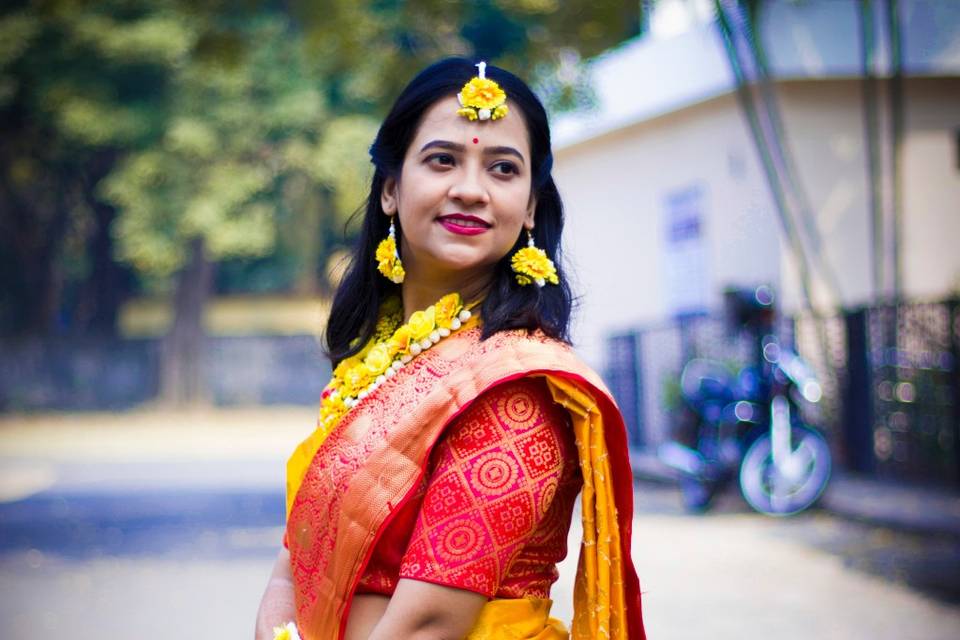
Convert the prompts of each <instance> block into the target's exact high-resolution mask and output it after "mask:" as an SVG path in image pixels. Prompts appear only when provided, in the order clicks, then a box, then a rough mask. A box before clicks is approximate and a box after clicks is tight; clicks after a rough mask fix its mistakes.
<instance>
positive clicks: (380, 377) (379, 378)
mask: <svg viewBox="0 0 960 640" xmlns="http://www.w3.org/2000/svg"><path fill="white" fill-rule="evenodd" d="M386 379H387V378H386V376H384V375H383V374H382V373H381V374H380V375H378V376H377V379H376V380H374V381H373V382H374V383H375V384H381V383H382V382H383V381H384V380H386Z"/></svg>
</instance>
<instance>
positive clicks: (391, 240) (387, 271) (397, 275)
mask: <svg viewBox="0 0 960 640" xmlns="http://www.w3.org/2000/svg"><path fill="white" fill-rule="evenodd" d="M376 259H377V271H379V272H380V273H382V274H383V275H384V277H385V278H386V279H387V280H389V281H390V282H394V283H396V284H400V283H401V282H403V277H404V276H405V275H407V274H406V272H405V271H404V270H403V263H402V262H400V254H399V253H398V252H397V238H396V229H395V228H394V226H393V216H390V232H389V233H388V234H387V237H386V238H384V239H383V240H381V241H380V244H378V245H377V253H376Z"/></svg>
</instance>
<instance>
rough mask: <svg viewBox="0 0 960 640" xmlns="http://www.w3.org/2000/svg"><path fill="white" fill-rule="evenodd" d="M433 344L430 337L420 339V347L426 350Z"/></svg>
mask: <svg viewBox="0 0 960 640" xmlns="http://www.w3.org/2000/svg"><path fill="white" fill-rule="evenodd" d="M432 346H433V343H432V342H430V338H424V339H423V340H421V341H420V348H421V349H423V350H424V351H426V350H427V349H429V348H430V347H432Z"/></svg>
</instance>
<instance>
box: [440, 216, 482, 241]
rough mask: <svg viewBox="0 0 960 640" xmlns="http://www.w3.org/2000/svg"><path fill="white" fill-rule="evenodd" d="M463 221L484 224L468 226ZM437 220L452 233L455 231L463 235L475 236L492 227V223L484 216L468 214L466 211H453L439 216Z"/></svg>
mask: <svg viewBox="0 0 960 640" xmlns="http://www.w3.org/2000/svg"><path fill="white" fill-rule="evenodd" d="M463 221H469V222H473V223H479V224H481V225H482V226H479V227H475V226H467V225H464V224H461V222H463ZM437 222H439V223H440V224H441V225H443V228H444V229H446V230H447V231H449V232H450V233H455V234H457V235H461V236H475V235H479V234H481V233H484V232H486V231H488V230H489V229H490V223H488V222H487V221H486V220H483V219H482V218H478V217H476V216H471V215H467V214H465V213H452V214H449V215H445V216H440V217H439V218H437Z"/></svg>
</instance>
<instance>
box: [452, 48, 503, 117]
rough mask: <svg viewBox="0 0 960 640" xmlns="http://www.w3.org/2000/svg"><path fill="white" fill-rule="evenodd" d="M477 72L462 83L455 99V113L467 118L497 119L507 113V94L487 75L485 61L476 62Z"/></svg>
mask: <svg viewBox="0 0 960 640" xmlns="http://www.w3.org/2000/svg"><path fill="white" fill-rule="evenodd" d="M476 67H477V69H478V73H477V75H476V76H475V77H474V78H471V79H470V82H468V83H467V84H465V85H463V88H462V89H460V93H458V94H457V100H458V101H459V102H460V108H459V109H457V115H459V116H463V117H464V118H467V119H468V120H471V121H473V120H499V119H500V118H502V117H504V116H505V115H507V113H508V112H509V109H508V108H507V104H506V102H507V94H506V93H504V91H503V89H501V88H500V85H499V84H497V83H496V82H494V81H493V80H491V79H490V78H488V77H487V63H486V62H483V61H480V62H478V63H477V64H476Z"/></svg>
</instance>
